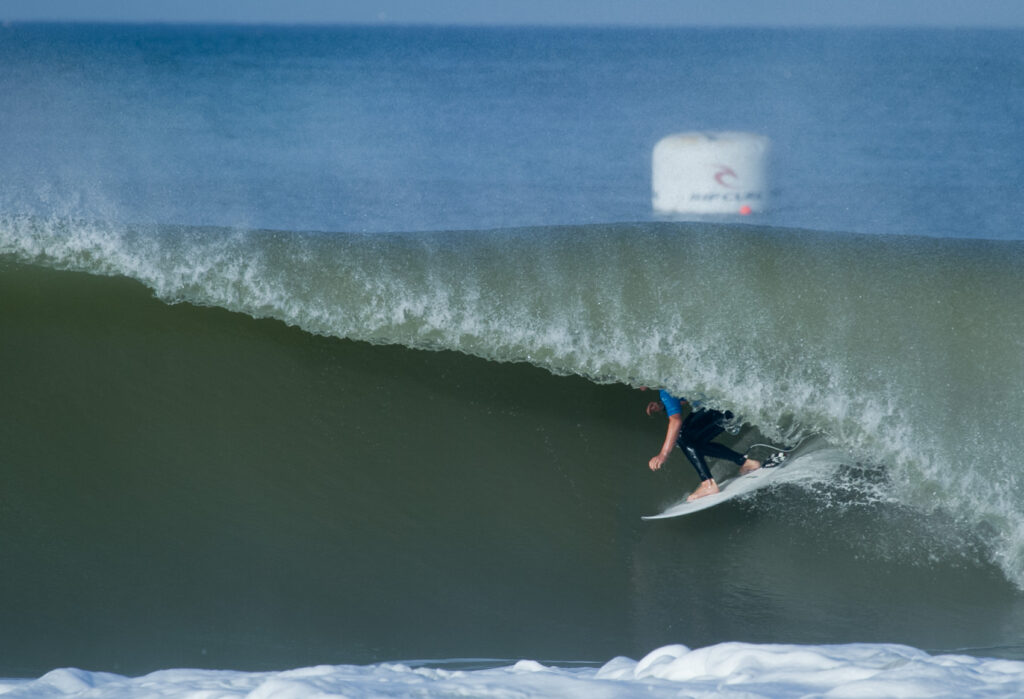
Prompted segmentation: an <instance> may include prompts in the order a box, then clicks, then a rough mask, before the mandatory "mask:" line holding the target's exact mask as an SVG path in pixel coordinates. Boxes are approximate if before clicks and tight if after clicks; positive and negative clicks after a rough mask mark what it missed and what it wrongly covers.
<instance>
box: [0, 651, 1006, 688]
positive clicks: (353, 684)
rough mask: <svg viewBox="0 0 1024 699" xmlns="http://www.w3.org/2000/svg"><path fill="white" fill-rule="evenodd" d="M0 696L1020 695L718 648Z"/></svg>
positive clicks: (990, 664)
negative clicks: (584, 662) (574, 661)
mask: <svg viewBox="0 0 1024 699" xmlns="http://www.w3.org/2000/svg"><path fill="white" fill-rule="evenodd" d="M0 695H5V696H6V697H11V698H12V699H13V698H14V697H72V696H88V697H90V698H91V699H128V698H130V699H138V698H139V697H187V698H189V699H199V698H203V699H209V698H211V697H221V698H225V699H226V698H229V697H243V696H247V697H250V699H271V698H273V699H307V698H310V697H349V698H352V699H358V698H361V697H408V696H417V697H426V698H429V697H450V696H474V697H508V696H530V697H588V698H591V697H616V698H618V697H627V698H628V697H679V696H690V697H710V696H715V697H745V698H747V699H756V698H758V697H771V698H772V699H785V698H786V697H804V696H809V695H810V696H821V697H879V696H885V697H957V698H958V699H967V698H970V697H1008V696H1022V695H1024V662H1020V661H1013V660H997V659H990V658H976V657H972V656H966V655H936V656H933V655H929V654H928V653H926V652H924V651H922V650H918V649H916V648H911V647H909V646H902V645H892V644H849V645H833V646H801V645H756V644H748V643H722V644H719V645H715V646H710V647H707V648H699V649H696V650H691V649H689V648H687V647H686V646H682V645H673V646H665V647H663V648H658V649H656V650H655V651H653V652H651V653H649V654H648V655H647V656H646V657H644V658H643V659H641V660H640V661H635V660H631V659H629V658H624V657H619V658H615V659H613V660H611V661H609V662H607V663H605V664H604V665H603V666H602V667H600V668H565V667H557V666H547V665H543V664H541V663H539V662H536V661H532V660H521V661H519V662H517V663H514V664H511V665H506V666H501V667H495V668H488V669H479V670H448V669H443V668H439V667H415V666H414V665H413V664H403V663H382V664H378V665H363V666H357V665H336V666H328V665H323V666H317V667H308V668H300V669H296V670H287V671H284V672H252V673H247V672H232V671H212V670H162V671H159V672H155V673H152V674H150V675H146V676H144V677H134V678H132V677H122V676H120V675H114V674H110V673H99V672H97V673H92V672H86V671H84V670H77V669H60V670H54V671H52V672H49V673H47V674H45V675H43V676H42V677H40V678H38V679H35V680H0Z"/></svg>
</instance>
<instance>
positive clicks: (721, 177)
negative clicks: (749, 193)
mask: <svg viewBox="0 0 1024 699" xmlns="http://www.w3.org/2000/svg"><path fill="white" fill-rule="evenodd" d="M715 167H717V168H718V172H716V173H715V182H717V183H718V184H720V185H722V186H723V187H726V188H728V189H736V185H734V184H730V183H728V182H726V181H725V179H726V178H727V177H730V178H733V179H737V180H738V179H739V177H740V176H739V175H737V174H736V171H735V170H733V169H732V168H731V167H729V166H728V165H715Z"/></svg>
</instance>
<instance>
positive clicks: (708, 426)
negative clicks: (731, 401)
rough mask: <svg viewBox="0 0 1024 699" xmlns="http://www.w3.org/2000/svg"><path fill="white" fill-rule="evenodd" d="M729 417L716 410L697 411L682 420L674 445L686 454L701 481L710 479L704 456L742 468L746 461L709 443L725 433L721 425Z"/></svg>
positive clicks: (741, 456)
mask: <svg viewBox="0 0 1024 699" xmlns="http://www.w3.org/2000/svg"><path fill="white" fill-rule="evenodd" d="M729 417H730V416H728V415H726V414H725V413H722V412H721V411H718V410H703V409H698V410H695V411H693V412H692V413H690V414H689V415H687V416H686V419H685V420H683V427H682V429H680V430H679V438H678V439H677V440H676V444H677V445H678V446H679V448H680V449H682V450H683V453H684V454H686V458H687V459H689V460H690V463H691V464H693V467H694V468H695V469H697V475H698V476H700V479H701V481H706V480H708V479H710V478H712V476H711V469H709V468H708V464H707V462H706V461H705V460H704V457H705V456H710V457H711V458H714V459H725V460H726V461H731V462H733V463H734V464H736V465H737V466H742V465H743V462H744V461H746V459H745V458H744V457H743V455H742V454H740V453H738V452H735V451H733V450H732V449H730V448H729V447H727V446H725V445H724V444H718V443H717V442H712V441H711V440H713V439H714V438H715V437H717V436H718V435H720V434H722V432H724V431H725V428H724V427H723V426H722V423H723V422H724V421H725V420H727V419H728V418H729Z"/></svg>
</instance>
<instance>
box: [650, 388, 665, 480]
mask: <svg viewBox="0 0 1024 699" xmlns="http://www.w3.org/2000/svg"><path fill="white" fill-rule="evenodd" d="M664 409H665V406H663V405H662V404H661V401H660V400H652V401H651V402H650V403H648V404H647V415H648V417H649V416H651V415H654V413H660V412H661V411H662V410H664ZM652 468H653V467H652Z"/></svg>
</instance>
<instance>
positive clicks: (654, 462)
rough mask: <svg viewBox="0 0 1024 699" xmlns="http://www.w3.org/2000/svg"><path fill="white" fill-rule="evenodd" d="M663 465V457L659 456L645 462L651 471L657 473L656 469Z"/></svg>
mask: <svg viewBox="0 0 1024 699" xmlns="http://www.w3.org/2000/svg"><path fill="white" fill-rule="evenodd" d="M663 463H665V457H664V456H662V455H661V454H658V455H657V456H655V457H654V458H652V459H651V460H650V461H649V462H647V465H648V466H649V467H650V469H651V470H652V471H657V470H658V469H660V468H661V465H662V464H663Z"/></svg>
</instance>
